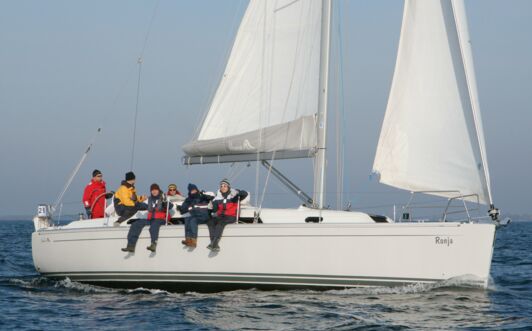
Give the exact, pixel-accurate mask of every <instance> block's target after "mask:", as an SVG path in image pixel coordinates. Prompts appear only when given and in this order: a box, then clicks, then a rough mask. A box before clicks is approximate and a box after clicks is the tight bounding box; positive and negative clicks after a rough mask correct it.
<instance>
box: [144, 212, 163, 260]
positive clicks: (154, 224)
mask: <svg viewBox="0 0 532 331" xmlns="http://www.w3.org/2000/svg"><path fill="white" fill-rule="evenodd" d="M164 223H165V221H164V220H158V219H156V220H152V221H151V222H150V238H151V245H150V246H148V247H146V249H147V250H149V251H152V252H155V250H156V249H157V240H159V230H160V229H161V225H163V224H164Z"/></svg>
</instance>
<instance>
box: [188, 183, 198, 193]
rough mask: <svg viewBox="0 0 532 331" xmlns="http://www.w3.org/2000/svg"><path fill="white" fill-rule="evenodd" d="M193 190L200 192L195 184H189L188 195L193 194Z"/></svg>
mask: <svg viewBox="0 0 532 331" xmlns="http://www.w3.org/2000/svg"><path fill="white" fill-rule="evenodd" d="M193 190H196V191H199V190H198V187H197V186H196V185H195V184H192V183H189V184H188V193H190V192H192V191H193Z"/></svg>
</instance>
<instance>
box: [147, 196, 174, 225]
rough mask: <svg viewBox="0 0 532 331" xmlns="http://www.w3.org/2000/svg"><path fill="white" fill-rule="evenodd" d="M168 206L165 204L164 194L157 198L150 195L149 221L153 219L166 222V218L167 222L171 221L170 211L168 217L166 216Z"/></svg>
mask: <svg viewBox="0 0 532 331" xmlns="http://www.w3.org/2000/svg"><path fill="white" fill-rule="evenodd" d="M167 203H168V202H166V204H167ZM166 204H163V199H162V194H159V195H158V196H156V197H154V196H152V195H150V197H149V199H148V217H147V219H148V221H149V220H152V219H158V220H164V219H165V218H166V220H167V221H168V220H170V218H171V216H170V211H168V215H167V214H166Z"/></svg>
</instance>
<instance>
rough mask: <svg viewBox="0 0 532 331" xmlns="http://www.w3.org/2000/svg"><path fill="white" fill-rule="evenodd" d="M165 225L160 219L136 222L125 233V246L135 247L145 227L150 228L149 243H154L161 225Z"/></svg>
mask: <svg viewBox="0 0 532 331" xmlns="http://www.w3.org/2000/svg"><path fill="white" fill-rule="evenodd" d="M163 224H166V222H165V221H164V220H161V219H153V220H150V221H148V220H145V219H139V220H136V221H135V222H133V223H132V224H131V226H130V227H129V232H128V233H127V245H128V246H136V245H137V241H138V240H139V236H140V233H141V232H142V229H143V228H144V227H145V226H146V225H149V226H150V238H151V242H152V243H155V242H157V240H158V239H159V230H160V228H161V225H163Z"/></svg>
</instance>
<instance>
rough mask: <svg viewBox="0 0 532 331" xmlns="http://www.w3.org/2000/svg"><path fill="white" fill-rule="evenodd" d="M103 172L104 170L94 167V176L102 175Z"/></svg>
mask: <svg viewBox="0 0 532 331" xmlns="http://www.w3.org/2000/svg"><path fill="white" fill-rule="evenodd" d="M101 174H102V172H101V171H100V170H98V169H94V171H93V172H92V177H96V176H98V175H101Z"/></svg>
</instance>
